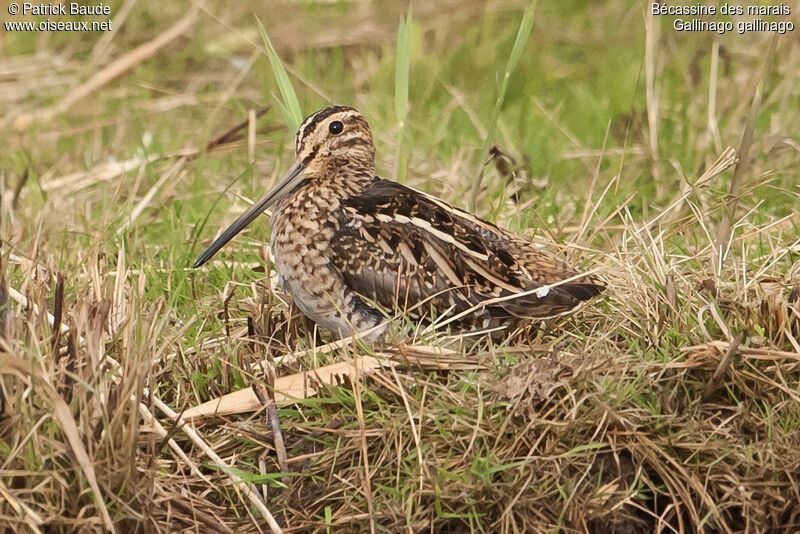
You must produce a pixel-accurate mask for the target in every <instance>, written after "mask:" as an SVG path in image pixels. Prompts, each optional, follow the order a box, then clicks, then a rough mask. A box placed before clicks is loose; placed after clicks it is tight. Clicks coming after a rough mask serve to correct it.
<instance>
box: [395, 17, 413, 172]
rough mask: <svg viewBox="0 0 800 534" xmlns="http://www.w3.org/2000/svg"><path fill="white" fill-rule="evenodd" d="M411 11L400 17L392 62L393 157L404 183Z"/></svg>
mask: <svg viewBox="0 0 800 534" xmlns="http://www.w3.org/2000/svg"><path fill="white" fill-rule="evenodd" d="M411 24H412V18H411V12H409V13H408V15H407V16H406V17H405V18H403V17H401V18H400V25H399V26H398V28H397V51H396V54H395V64H394V114H395V118H396V119H397V124H398V132H397V154H396V157H395V173H394V175H395V179H396V180H397V181H398V182H400V183H404V182H405V181H406V172H407V170H408V153H407V152H408V150H407V147H406V143H405V126H406V118H407V117H408V78H409V70H410V65H411V60H410V58H411V39H410V37H409V34H410V30H411Z"/></svg>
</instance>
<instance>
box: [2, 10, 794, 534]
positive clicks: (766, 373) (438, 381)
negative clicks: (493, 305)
mask: <svg viewBox="0 0 800 534" xmlns="http://www.w3.org/2000/svg"><path fill="white" fill-rule="evenodd" d="M43 5H44V4H43ZM87 5H88V4H87ZM109 6H110V8H111V12H110V14H109V15H99V14H93V15H84V16H68V15H67V16H62V15H48V14H41V15H33V14H31V13H27V14H26V13H22V14H18V15H13V14H11V7H10V5H9V6H8V8H5V7H4V9H3V11H2V14H1V15H0V19H2V21H3V23H4V24H5V23H7V22H10V21H15V22H19V21H35V22H36V23H37V24H39V23H40V22H42V21H48V20H50V21H54V22H58V21H73V22H74V21H86V22H89V23H92V22H97V23H98V24H100V23H105V22H108V21H109V20H110V21H111V23H110V24H107V25H105V26H103V27H99V26H98V28H96V29H95V31H91V30H90V31H55V30H52V31H43V30H35V31H23V30H22V29H20V28H16V29H13V28H10V27H8V26H4V28H3V29H2V35H3V39H2V40H0V87H2V90H0V102H2V107H0V146H3V147H4V150H2V151H0V193H2V200H1V202H2V204H1V208H2V212H1V214H0V239H2V248H0V261H2V265H1V268H0V274H2V286H1V287H0V301H2V302H3V303H4V306H3V312H2V315H1V317H2V342H0V349H2V352H0V387H1V388H2V393H3V400H4V402H3V417H2V419H1V420H0V495H2V499H1V500H0V525H5V526H0V531H20V532H28V531H29V532H92V531H96V532H101V531H109V530H111V529H112V528H113V529H114V530H115V531H116V532H175V531H181V530H183V529H185V530H186V531H192V532H206V531H218V532H259V531H261V532H268V531H270V528H274V527H275V526H278V527H280V528H281V529H283V531H285V532H306V531H310V532H342V531H351V532H364V531H367V530H374V531H376V532H401V531H402V532H466V531H482V532H557V531H558V532H562V531H563V532H620V533H622V532H624V533H628V532H654V531H659V532H696V531H700V530H702V531H703V532H795V531H797V530H798V529H800V490H799V489H798V488H800V477H798V474H797V473H798V472H800V431H799V430H798V429H799V428H800V216H798V205H800V186H799V185H798V184H800V127H799V126H798V125H799V124H800V83H798V82H799V81H800V80H798V76H799V74H798V73H800V47H798V36H799V35H800V34H798V33H797V31H798V30H793V31H788V32H786V33H785V34H783V35H780V34H778V35H774V34H772V33H769V32H746V33H738V32H737V31H736V28H737V23H738V22H741V21H750V20H752V19H753V18H754V17H752V16H750V17H748V16H746V15H743V16H733V17H732V16H727V15H722V16H719V15H715V16H709V17H700V18H702V19H703V20H715V21H730V22H731V23H732V25H733V30H732V31H731V32H728V33H725V34H723V35H721V34H719V33H716V32H710V31H691V32H689V31H677V30H676V29H675V27H674V25H673V23H674V21H675V20H676V19H677V18H681V17H678V16H670V15H654V14H653V13H652V10H651V4H649V3H639V2H625V1H621V0H614V1H609V2H603V3H584V2H576V1H571V2H564V3H551V2H540V3H538V4H536V5H535V6H534V7H533V8H530V6H528V4H527V3H525V2H521V1H515V0H508V1H489V2H456V1H453V0H446V1H444V2H418V3H414V5H413V7H412V8H411V9H410V15H411V16H410V22H409V23H406V22H403V23H402V25H401V18H403V17H405V16H407V14H408V13H409V8H410V5H409V4H406V3H405V2H368V1H360V0H359V1H356V0H352V1H341V2H327V1H315V0H310V1H304V2H278V3H262V4H254V5H250V4H249V3H224V2H212V1H209V2H194V3H186V2H155V1H153V0H139V1H136V2H134V1H130V0H126V1H114V2H110V3H109ZM788 7H790V14H788V15H775V16H771V17H762V18H763V19H764V20H768V21H782V22H787V21H788V22H793V21H796V20H797V18H796V12H797V11H798V10H799V9H800V6H788ZM526 8H528V9H529V11H528V12H529V13H532V14H533V19H532V21H533V22H532V27H531V29H530V33H529V36H527V35H526V33H525V25H524V24H522V30H521V31H520V27H521V22H522V21H523V20H524V18H525V17H524V12H525V10H526ZM530 9H532V11H530ZM682 18H683V19H686V18H687V17H682ZM688 18H689V19H692V18H696V17H693V16H692V17H688ZM403 20H408V19H403ZM529 20H530V19H529ZM259 21H260V22H261V24H263V27H264V29H265V32H266V34H268V35H269V39H270V40H271V42H272V44H273V45H274V50H275V51H276V53H277V57H279V58H280V63H281V64H282V65H283V67H285V69H286V71H287V72H288V76H287V78H286V79H287V80H288V83H289V84H290V85H289V86H288V87H287V86H286V85H285V84H284V85H283V86H280V84H279V83H278V82H277V81H276V74H275V68H274V67H275V66H276V65H273V63H271V62H270V61H269V58H268V55H267V53H266V47H265V43H264V40H263V38H262V35H261V33H260V31H259V26H258V22H259ZM518 35H521V37H520V38H519V39H518ZM520 39H521V40H520ZM515 41H518V44H517V45H516V46H515ZM273 59H274V58H273ZM510 59H511V60H510ZM515 59H516V60H518V61H514V60H515ZM406 64H407V65H408V66H407V67H406ZM506 72H508V77H506V75H505V73H506ZM286 91H289V93H286ZM291 93H296V95H297V99H298V102H299V106H300V108H301V109H302V112H303V113H304V114H309V113H311V112H313V111H315V110H317V109H319V108H321V107H324V106H326V105H328V104H329V103H336V104H344V105H351V106H354V107H356V108H358V109H359V110H360V111H361V112H362V113H363V114H364V115H365V116H366V117H367V118H368V120H369V121H370V124H371V126H372V130H373V132H374V133H375V139H376V146H377V154H378V155H377V165H378V171H379V173H380V174H381V175H382V176H384V177H387V178H393V179H399V180H403V181H405V182H406V183H408V184H410V185H413V186H414V187H417V188H419V189H423V190H425V191H428V192H430V193H433V194H435V195H437V196H440V197H442V198H445V199H447V200H448V201H450V202H452V203H454V204H455V205H457V206H459V207H462V208H468V209H471V210H473V211H475V212H476V213H477V214H479V215H480V216H482V217H485V218H488V219H490V220H492V221H494V222H496V223H498V224H500V225H502V226H504V227H507V228H509V229H510V230H512V231H514V232H516V233H519V234H521V235H524V236H526V237H527V238H529V239H532V240H536V241H537V242H539V243H541V244H542V245H543V246H545V247H546V248H547V249H548V250H551V251H552V252H553V253H555V254H559V255H562V256H564V257H566V258H568V259H569V260H570V261H571V262H572V263H573V264H575V265H577V266H579V267H580V268H581V269H583V270H585V271H593V272H597V273H598V274H599V275H600V276H602V277H603V278H604V279H605V280H606V281H607V283H608V288H607V290H606V291H605V292H604V293H603V295H602V296H601V297H600V298H598V299H596V300H595V301H593V302H592V303H590V304H589V305H588V306H586V307H585V308H583V309H582V310H581V311H580V312H578V313H577V314H575V315H573V316H571V317H567V318H563V319H559V320H554V321H549V322H547V323H544V324H536V325H531V327H530V328H527V329H524V330H522V331H516V332H508V333H506V334H503V335H501V336H500V338H501V339H495V341H494V342H493V343H489V342H488V341H485V340H484V341H479V342H478V343H462V341H464V340H463V339H462V337H461V336H459V335H458V333H455V332H447V331H431V330H425V329H424V328H419V329H417V328H416V326H417V325H407V327H408V328H410V329H411V330H412V331H413V332H416V335H414V336H413V337H412V338H411V339H403V338H402V336H401V335H400V334H398V337H397V339H396V341H395V342H393V343H391V344H389V346H387V347H380V348H375V347H365V346H364V345H363V344H357V343H351V344H348V345H346V346H344V347H343V348H336V349H331V348H330V347H329V346H328V345H326V344H327V342H328V341H329V340H328V339H327V338H325V336H324V334H322V333H320V332H317V331H315V329H314V328H313V324H311V323H309V322H308V321H306V320H304V319H303V318H302V317H301V316H299V315H298V314H297V312H296V310H294V309H293V308H292V307H291V306H290V301H289V299H288V298H287V297H286V295H283V294H282V293H281V291H280V288H279V287H278V286H277V283H276V281H275V280H274V278H272V277H270V276H269V275H268V274H267V273H269V272H270V265H269V255H268V244H269V224H268V219H267V217H262V218H261V220H259V221H257V222H256V223H255V224H253V225H251V228H250V229H249V231H247V232H246V233H244V234H242V235H241V236H239V237H237V238H236V239H235V240H234V241H233V242H231V243H230V244H229V245H228V246H227V247H226V248H225V249H224V250H223V251H222V252H221V253H220V254H218V255H217V256H216V257H215V258H214V260H213V261H212V262H210V263H209V264H208V265H207V266H204V267H203V268H202V269H199V270H195V269H192V268H191V265H192V263H193V262H194V260H195V258H196V257H197V255H198V254H199V253H200V252H201V251H202V250H203V249H204V248H205V247H206V246H207V245H208V244H209V243H210V241H211V240H212V239H213V238H214V237H215V235H217V234H218V233H219V232H220V231H221V230H222V229H223V228H224V227H225V226H227V224H228V223H229V222H231V221H232V220H233V219H234V218H235V217H236V216H237V215H238V214H239V213H240V212H241V211H242V210H243V209H245V207H246V206H247V199H254V198H257V197H259V196H260V195H261V194H262V193H263V192H264V190H265V189H266V188H267V187H268V186H269V185H270V184H272V183H273V182H274V180H275V179H276V177H277V176H278V175H279V174H280V173H282V172H283V171H284V170H285V169H287V168H288V166H289V165H290V164H291V161H292V158H293V147H292V143H293V138H294V132H293V131H292V130H291V126H287V125H291V124H292V121H293V116H292V115H293V114H292V111H291V108H290V107H287V105H286V102H287V100H286V96H285V95H286V94H291ZM490 155H491V156H493V157H492V159H491V160H490ZM487 161H488V164H486V165H484V163H486V162H487ZM479 177H480V183H479V184H478V180H479ZM476 184H477V185H476ZM475 193H477V194H475ZM408 328H407V329H408ZM496 337H497V336H496ZM314 347H322V349H321V350H309V349H311V348H314ZM376 351H377V352H376ZM447 351H450V352H447ZM370 355H376V356H381V357H387V358H389V357H391V358H394V361H399V362H400V364H399V365H398V366H397V367H394V368H392V369H389V368H386V369H384V370H382V371H378V372H374V373H372V374H370V375H369V376H363V377H360V378H359V379H358V380H342V381H339V383H337V385H330V386H326V387H322V388H321V390H320V391H319V392H318V394H317V395H316V396H310V397H309V398H307V399H304V400H300V401H298V402H293V403H281V404H280V405H279V406H278V408H277V410H275V407H274V405H273V406H272V408H270V409H262V410H260V411H258V412H255V413H245V414H238V415H229V416H224V417H216V418H206V419H203V420H202V421H199V422H197V423H196V425H195V431H192V430H191V429H186V428H179V427H178V426H177V425H176V424H175V423H174V417H175V414H176V413H180V412H182V411H184V410H186V409H188V408H191V407H193V406H196V405H199V404H201V403H202V402H205V401H208V400H212V399H216V398H218V397H220V396H222V395H225V394H228V393H231V392H233V391H238V390H245V389H247V388H250V387H252V386H254V385H255V386H256V388H257V389H258V388H261V387H262V386H264V385H269V384H270V383H272V380H274V377H275V376H277V377H283V376H287V375H291V374H293V373H297V372H299V371H303V370H307V369H316V368H318V367H320V366H324V365H326V364H331V363H334V362H341V361H346V360H349V359H352V358H354V357H356V358H364V357H369V356H370ZM270 377H273V378H270ZM270 414H271V415H270ZM277 423H279V424H277ZM276 424H277V425H276ZM276 426H278V427H279V429H280V436H281V437H282V445H281V441H280V439H277V435H278V434H277V432H276ZM284 452H285V455H286V457H285V458H283V453H284ZM222 463H225V464H227V465H228V466H230V467H226V468H222V467H220V464H222ZM281 464H283V466H284V471H286V472H284V473H281V469H280V466H281ZM234 480H239V482H234ZM241 480H243V481H244V482H241ZM267 517H272V518H274V521H273V522H272V523H270V522H269V521H268V520H267ZM270 524H272V525H273V527H270Z"/></svg>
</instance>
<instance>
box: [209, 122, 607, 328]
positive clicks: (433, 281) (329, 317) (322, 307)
mask: <svg viewBox="0 0 800 534" xmlns="http://www.w3.org/2000/svg"><path fill="white" fill-rule="evenodd" d="M295 145H296V154H297V162H296V163H295V165H294V166H293V167H292V168H291V169H290V170H289V171H288V172H287V174H286V176H284V178H283V179H281V181H280V182H279V183H278V184H277V185H276V186H275V187H274V188H273V189H272V190H271V191H270V192H269V193H267V194H266V195H265V196H264V197H263V198H262V199H260V200H259V201H258V202H256V203H255V204H254V205H253V206H252V207H251V208H250V209H249V210H248V211H247V212H246V213H245V214H243V215H242V216H241V217H240V218H239V219H237V221H236V222H234V223H233V224H232V225H231V226H230V227H229V228H228V229H227V230H226V231H225V232H223V234H222V235H221V236H220V237H219V238H218V239H217V240H216V241H215V242H214V243H213V244H212V245H211V247H209V249H208V250H206V251H205V252H204V253H203V255H202V256H200V258H198V260H197V262H196V263H195V267H197V266H199V265H202V264H203V263H205V262H206V261H207V260H208V259H209V258H210V257H211V256H212V255H213V254H214V253H216V251H218V250H219V249H220V248H221V247H222V246H223V245H224V244H225V243H227V241H229V240H230V239H231V238H232V237H233V236H234V235H236V234H237V233H238V232H240V231H241V230H242V229H243V228H244V227H245V226H247V224H249V223H250V222H251V221H252V220H253V219H255V218H256V217H257V216H258V215H259V214H260V213H261V212H263V211H264V210H265V209H266V208H267V207H268V206H269V205H271V204H273V203H276V204H277V205H276V207H275V209H274V211H273V214H272V251H273V254H274V256H275V269H276V271H277V273H278V277H279V279H280V281H281V284H282V285H283V288H284V290H285V291H286V292H287V293H288V294H289V295H291V296H292V298H293V299H294V301H295V303H296V304H297V306H298V307H299V308H300V310H301V311H302V312H303V313H304V314H306V315H307V316H308V317H310V318H311V319H312V320H314V321H315V322H316V323H317V324H319V325H320V326H321V327H323V328H325V329H327V330H330V331H331V332H333V333H334V334H335V335H339V336H342V335H348V334H350V333H352V332H354V331H355V332H363V331H365V330H367V329H370V328H373V327H376V326H378V325H380V324H381V323H383V322H384V321H385V320H386V318H387V317H391V316H394V315H396V314H397V313H398V312H403V313H407V314H408V315H410V316H411V317H413V318H420V317H428V318H430V316H431V315H438V314H443V313H445V312H448V313H450V314H451V315H456V314H459V313H463V312H467V313H465V316H464V318H463V319H462V320H461V322H460V323H459V324H460V325H461V326H466V325H480V326H483V327H486V326H493V325H496V324H503V323H512V322H517V321H519V320H532V319H542V318H548V317H553V316H556V315H563V314H566V313H569V312H571V311H573V310H575V309H577V308H578V307H579V306H580V305H581V304H582V303H584V302H585V301H587V300H589V299H590V298H592V297H594V296H596V295H598V294H599V293H600V292H601V291H603V289H605V286H604V284H603V283H602V281H601V280H600V279H599V278H597V277H596V276H593V275H581V274H580V273H578V272H577V271H576V270H575V269H573V268H572V267H570V266H569V265H567V264H566V263H564V262H562V261H560V260H558V259H555V258H554V257H552V256H550V255H548V254H546V253H544V252H541V251H539V250H536V249H535V248H534V247H533V246H532V245H531V244H530V243H528V242H527V241H525V240H523V239H521V238H520V237H517V236H515V235H513V234H511V233H509V232H507V231H505V230H503V229H501V228H498V227H497V226H495V225H493V224H491V223H489V222H487V221H484V220H482V219H479V218H477V217H475V216H473V215H471V214H469V213H468V212H466V211H463V210H460V209H457V208H454V207H453V206H451V205H449V204H447V203H446V202H444V201H442V200H440V199H438V198H436V197H433V196H431V195H428V194H426V193H423V192H421V191H417V190H415V189H412V188H410V187H407V186H404V185H401V184H399V183H396V182H392V181H389V180H384V179H382V178H378V177H377V176H375V147H374V144H373V140H372V134H371V132H370V129H369V125H368V124H367V121H366V120H365V119H364V117H363V116H362V115H361V114H360V113H359V112H358V111H356V110H355V109H353V108H349V107H343V106H335V107H329V108H326V109H323V110H321V111H318V112H317V113H315V114H313V115H311V116H310V117H308V118H307V119H306V120H305V121H304V122H303V124H301V125H300V128H299V129H298V131H297V137H296V139H295ZM384 329H385V326H384V327H378V328H376V329H375V330H374V331H373V332H372V333H371V334H370V335H369V336H368V339H375V338H377V337H379V336H380V335H381V334H382V333H383V330H384Z"/></svg>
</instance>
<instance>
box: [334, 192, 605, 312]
mask: <svg viewBox="0 0 800 534" xmlns="http://www.w3.org/2000/svg"><path fill="white" fill-rule="evenodd" d="M338 217H339V220H338V221H337V228H336V229H335V233H334V237H333V239H332V242H331V246H332V247H333V249H334V250H333V251H332V252H333V254H332V257H333V258H335V259H334V266H335V267H336V268H337V269H338V270H339V271H340V272H341V274H342V276H343V278H344V280H345V283H346V284H347V285H348V286H349V287H350V288H351V289H352V290H353V291H355V292H357V293H359V294H360V295H361V296H362V297H365V298H366V299H367V300H369V301H372V302H375V303H376V304H379V305H380V306H381V307H383V308H384V309H386V310H387V311H390V312H394V311H396V310H398V309H400V310H409V309H413V308H414V307H415V306H417V305H420V306H419V309H418V310H417V313H416V314H415V315H420V314H425V313H426V312H427V310H428V309H430V307H431V306H433V308H434V309H437V310H440V311H441V310H444V309H447V308H448V307H450V306H453V307H454V309H455V311H463V310H465V309H468V308H470V307H472V306H476V305H478V304H481V303H485V302H486V301H487V300H488V301H490V304H489V305H487V306H483V307H481V308H480V310H479V313H480V314H484V315H485V314H487V313H488V314H489V315H490V316H492V317H501V316H505V317H523V318H537V317H551V316H554V315H559V314H562V313H566V312H569V311H571V310H572V309H574V308H576V307H577V306H578V305H579V304H580V303H581V302H582V301H585V300H588V299H589V298H591V297H593V296H595V295H597V294H598V293H600V292H601V291H602V290H603V289H604V286H603V284H602V282H600V280H599V279H597V278H596V277H589V276H583V277H581V276H579V274H578V273H577V272H576V271H575V270H574V269H572V268H571V267H569V266H568V265H567V264H565V263H563V262H561V261H559V260H557V259H555V258H553V257H552V256H549V255H548V254H545V253H543V252H541V251H538V250H536V249H535V248H533V247H532V246H531V245H530V243H528V242H527V241H524V240H523V239H521V238H519V237H517V236H514V235H513V234H510V233H509V232H506V231H505V230H502V229H500V228H498V227H497V226H495V225H493V224H491V223H489V222H487V221H484V220H482V219H479V218H477V217H475V216H473V215H471V214H469V213H468V212H465V211H463V210H459V209H457V208H454V207H452V206H450V205H449V204H447V203H446V202H444V201H442V200H440V199H438V198H436V197H433V196H431V195H428V194H426V193H423V192H421V191H417V190H415V189H412V188H410V187H406V186H404V185H401V184H398V183H396V182H392V181H389V180H383V179H379V178H376V179H375V181H373V182H372V184H371V185H370V186H368V187H367V188H366V189H365V190H364V191H362V192H361V193H360V194H358V195H356V196H354V197H350V198H347V199H345V200H344V201H343V202H342V204H341V207H340V210H339V212H338ZM573 277H575V279H574V280H572V281H570V282H568V283H565V284H562V285H557V286H555V287H552V288H549V286H550V285H551V284H555V283H557V282H560V281H563V280H565V279H568V278H573ZM543 286H548V287H543ZM537 289H542V290H541V291H538V292H537V291H535V290H537ZM516 295H520V296H519V297H517V296H516ZM494 299H501V300H500V301H499V302H496V301H495V300H494ZM428 303H430V304H428Z"/></svg>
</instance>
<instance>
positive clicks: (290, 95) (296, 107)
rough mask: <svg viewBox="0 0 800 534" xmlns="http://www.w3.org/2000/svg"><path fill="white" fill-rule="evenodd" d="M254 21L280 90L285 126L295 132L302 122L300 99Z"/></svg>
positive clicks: (259, 24)
mask: <svg viewBox="0 0 800 534" xmlns="http://www.w3.org/2000/svg"><path fill="white" fill-rule="evenodd" d="M256 23H257V24H258V31H259V32H260V33H261V39H263V40H264V45H265V46H266V47H267V57H268V58H269V64H270V65H271V66H272V72H273V74H275V81H277V82H278V89H279V90H280V92H281V101H280V102H279V106H278V107H279V108H280V110H281V112H282V113H283V114H284V120H285V121H286V126H287V127H288V128H289V131H290V132H295V131H296V130H297V128H298V127H299V126H300V123H301V122H303V112H302V111H301V110H300V101H299V100H298V99H297V94H296V93H295V92H294V88H293V87H292V82H291V81H290V80H289V75H288V74H286V70H285V69H284V68H283V63H281V58H280V56H278V52H276V51H275V47H274V46H272V42H271V41H270V40H269V36H268V35H267V31H266V30H265V29H264V26H263V25H262V24H261V21H260V20H258V18H256Z"/></svg>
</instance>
